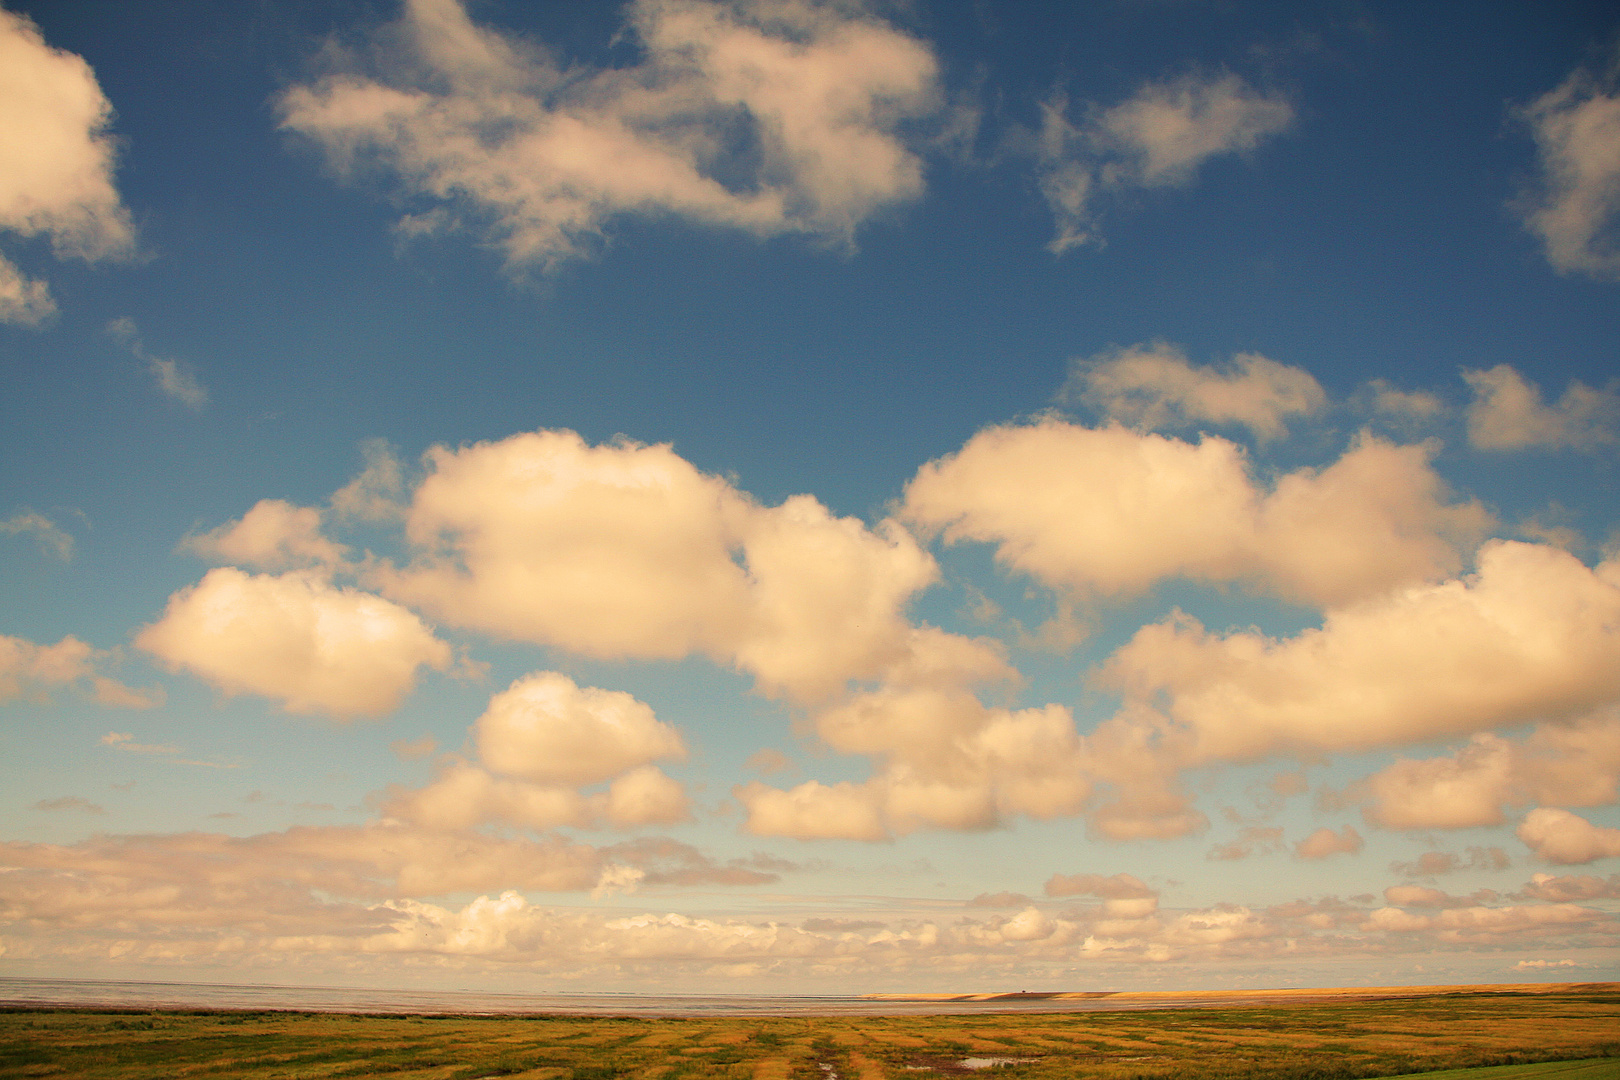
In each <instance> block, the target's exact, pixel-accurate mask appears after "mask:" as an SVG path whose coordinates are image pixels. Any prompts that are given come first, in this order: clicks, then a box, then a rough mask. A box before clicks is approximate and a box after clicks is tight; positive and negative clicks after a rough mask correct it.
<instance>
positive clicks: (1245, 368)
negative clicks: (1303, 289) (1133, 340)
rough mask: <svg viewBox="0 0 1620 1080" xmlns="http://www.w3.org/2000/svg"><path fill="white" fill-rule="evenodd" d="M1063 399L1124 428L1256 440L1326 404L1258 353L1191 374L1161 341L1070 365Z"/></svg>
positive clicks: (1306, 383)
mask: <svg viewBox="0 0 1620 1080" xmlns="http://www.w3.org/2000/svg"><path fill="white" fill-rule="evenodd" d="M1065 394H1066V395H1067V396H1072V397H1077V398H1079V399H1080V400H1082V401H1084V402H1086V403H1087V404H1089V405H1091V406H1092V407H1093V408H1095V409H1097V410H1098V411H1099V412H1101V413H1102V414H1103V415H1104V416H1107V417H1109V418H1110V419H1113V420H1118V421H1120V422H1121V423H1124V424H1127V425H1130V426H1132V427H1140V428H1148V429H1153V428H1161V427H1165V426H1169V425H1175V426H1183V425H1189V424H1198V423H1211V424H1235V425H1240V426H1242V427H1246V428H1248V429H1249V430H1250V431H1252V432H1254V434H1255V436H1256V437H1258V438H1260V439H1275V438H1279V437H1281V436H1282V435H1285V434H1287V430H1288V429H1287V427H1286V426H1285V423H1284V420H1285V418H1286V417H1289V416H1308V415H1310V414H1311V413H1314V412H1316V411H1318V410H1319V409H1321V408H1322V406H1323V405H1325V404H1326V403H1327V395H1326V394H1325V393H1323V391H1322V386H1321V384H1320V383H1318V382H1317V381H1316V379H1315V378H1313V377H1312V376H1311V373H1310V372H1308V371H1306V370H1305V369H1303V368H1297V367H1289V366H1288V365H1287V364H1279V363H1277V362H1276V361H1275V360H1268V359H1266V358H1265V357H1264V356H1261V355H1260V354H1259V353H1238V354H1237V355H1236V356H1234V357H1233V358H1232V363H1231V364H1230V365H1228V366H1227V367H1225V368H1215V367H1201V368H1195V367H1193V366H1192V364H1190V363H1188V361H1187V356H1186V354H1185V353H1183V352H1182V351H1181V350H1180V349H1178V348H1176V347H1175V346H1174V345H1171V344H1168V343H1167V342H1162V341H1156V342H1154V343H1153V344H1151V345H1133V346H1131V347H1130V348H1128V349H1116V350H1114V351H1113V352H1109V353H1104V354H1102V355H1100V356H1094V357H1092V358H1091V359H1089V360H1085V361H1080V362H1077V363H1076V364H1075V366H1074V371H1073V373H1072V374H1071V375H1070V377H1069V383H1068V386H1067V388H1066V390H1065Z"/></svg>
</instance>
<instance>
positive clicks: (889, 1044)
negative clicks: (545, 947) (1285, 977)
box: [0, 990, 1620, 1080]
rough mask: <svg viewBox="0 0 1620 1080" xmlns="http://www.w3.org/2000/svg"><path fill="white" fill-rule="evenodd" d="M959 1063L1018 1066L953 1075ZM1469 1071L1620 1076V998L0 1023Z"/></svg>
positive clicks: (828, 1053) (309, 1067)
mask: <svg viewBox="0 0 1620 1080" xmlns="http://www.w3.org/2000/svg"><path fill="white" fill-rule="evenodd" d="M970 1057H979V1058H1018V1059H1025V1060H1023V1061H1022V1062H1021V1063H1019V1064H1014V1065H1004V1066H997V1067H994V1068H991V1069H988V1070H983V1071H979V1072H972V1071H970V1070H968V1069H966V1068H963V1067H962V1066H961V1065H960V1064H959V1063H960V1062H961V1061H962V1059H964V1058H970ZM1595 1058H1606V1059H1608V1060H1604V1061H1598V1062H1595V1063H1593V1064H1592V1065H1590V1066H1589V1067H1582V1068H1581V1069H1576V1068H1575V1067H1574V1066H1572V1065H1567V1064H1566V1065H1563V1066H1544V1067H1542V1068H1530V1069H1526V1068H1523V1066H1526V1065H1529V1064H1530V1063H1533V1062H1564V1063H1569V1062H1574V1061H1576V1060H1579V1059H1595ZM1481 1066H1514V1068H1509V1069H1505V1070H1503V1071H1500V1072H1497V1071H1495V1070H1493V1071H1492V1072H1490V1073H1477V1074H1473V1075H1471V1076H1469V1077H1468V1078H1467V1080H1620V990H1616V991H1604V992H1592V991H1586V990H1582V991H1571V992H1552V993H1536V994H1518V993H1502V992H1453V993H1444V994H1435V995H1432V996H1423V997H1407V998H1402V999H1400V1000H1385V1001H1379V1000H1366V999H1360V1000H1348V1001H1335V1002H1326V1003H1323V1002H1317V1003H1291V1002H1279V1003H1276V1004H1269V1005H1265V1006H1250V1007H1243V1008H1198V1009H1187V1008H1181V1009H1156V1010H1151V1011H1140V1012H1113V1013H1106V1012H1081V1013H1074V1012H1071V1013H1045V1014H1038V1013H1013V1014H978V1015H968V1016H962V1015H937V1016H904V1017H882V1016H838V1017H760V1016H746V1017H743V1016H733V1017H705V1018H701V1019H668V1018H591V1017H565V1016H503V1017H488V1016H396V1015H389V1016H374V1015H345V1014H328V1013H298V1012H209V1011H201V1010H194V1011H163V1012H131V1011H116V1010H101V1011H95V1010H68V1009H5V1010H0V1078H9V1077H53V1078H54V1077H64V1078H65V1077H72V1078H81V1077H82V1078H84V1080H133V1078H136V1077H140V1078H146V1077H153V1076H164V1077H197V1078H209V1080H213V1078H229V1077H252V1078H255V1080H292V1078H294V1077H296V1078H300V1080H329V1078H330V1080H338V1078H345V1077H370V1076H381V1077H398V1078H400V1080H475V1078H481V1077H521V1078H523V1080H620V1078H627V1080H628V1078H634V1080H655V1078H656V1080H683V1078H694V1080H695V1078H718V1080H731V1078H735V1080H832V1078H833V1077H834V1076H836V1077H837V1080H885V1078H900V1077H908V1078H915V1080H927V1077H929V1076H953V1075H955V1076H965V1075H977V1076H990V1077H996V1078H1003V1077H1004V1078H1007V1080H1013V1078H1017V1080H1057V1078H1068V1077H1087V1078H1098V1080H1172V1078H1174V1080H1182V1078H1204V1080H1238V1078H1250V1077H1253V1078H1260V1080H1358V1078H1362V1077H1380V1076H1381V1077H1393V1076H1400V1075H1405V1074H1412V1073H1429V1074H1430V1076H1429V1078H1428V1080H1463V1078H1462V1077H1456V1078H1452V1077H1450V1076H1447V1075H1446V1074H1443V1073H1441V1074H1436V1072H1435V1070H1456V1069H1473V1068H1478V1067H1481ZM1560 1069H1561V1070H1562V1071H1559V1070H1560Z"/></svg>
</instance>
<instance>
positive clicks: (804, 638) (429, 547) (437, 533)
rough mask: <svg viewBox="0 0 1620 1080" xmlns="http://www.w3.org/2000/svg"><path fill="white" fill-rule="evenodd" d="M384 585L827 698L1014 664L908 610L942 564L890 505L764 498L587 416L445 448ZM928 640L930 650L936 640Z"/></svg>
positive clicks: (413, 601) (450, 607)
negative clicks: (911, 672)
mask: <svg viewBox="0 0 1620 1080" xmlns="http://www.w3.org/2000/svg"><path fill="white" fill-rule="evenodd" d="M427 462H428V465H429V468H430V472H429V474H428V475H427V477H426V478H425V479H424V480H423V481H422V482H421V484H420V486H418V487H417V488H416V490H415V493H414V495H413V497H412V499H411V503H410V509H409V512H408V516H407V518H406V531H407V536H408V538H409V539H410V541H411V543H412V544H413V546H414V547H415V548H416V550H417V551H418V552H419V554H418V555H417V556H416V557H415V558H414V559H413V560H412V561H411V562H409V563H408V564H406V565H403V566H397V567H396V566H393V565H391V564H384V565H382V566H380V567H379V568H378V569H376V570H375V571H374V572H373V575H372V579H371V580H374V581H375V583H376V584H377V586H378V587H379V588H380V589H381V590H382V592H383V593H384V594H385V595H387V596H389V597H391V598H393V599H395V600H397V601H399V602H401V603H406V604H410V605H411V606H413V607H416V608H420V609H421V610H424V611H426V612H427V613H429V614H431V615H432V616H433V617H435V618H437V619H439V620H441V621H443V622H446V623H450V624H453V625H457V626H463V627H468V628H471V629H476V630H482V631H484V632H486V633H489V634H492V635H494V636H496V637H499V638H506V639H512V640H518V641H528V642H533V643H536V644H543V645H553V646H557V647H561V648H564V649H568V650H569V651H571V652H574V653H577V654H580V655H584V656H593V657H602V658H647V659H678V658H681V657H685V656H688V655H692V654H694V653H695V654H699V655H707V656H709V657H711V658H713V659H715V660H716V661H719V662H721V663H723V664H727V665H730V666H735V667H737V668H740V669H741V670H743V671H746V672H749V673H751V674H752V675H753V676H754V677H755V679H756V680H757V682H758V685H759V687H760V689H761V690H763V691H765V692H766V693H768V694H771V695H773V696H783V697H790V698H796V699H799V700H807V701H815V700H823V699H826V698H829V697H832V696H834V695H836V694H838V693H839V692H841V691H842V690H843V688H844V686H845V684H846V683H848V682H849V681H850V680H855V679H876V678H881V677H883V675H884V673H885V672H886V671H889V670H890V669H894V668H898V667H905V666H907V665H910V666H915V665H916V664H919V663H932V662H935V658H936V657H937V656H938V655H939V654H940V650H941V649H942V648H944V647H945V645H942V644H941V643H942V642H945V643H948V644H949V647H950V648H951V650H952V651H953V653H954V654H955V655H954V662H958V663H963V664H967V665H969V666H970V667H975V668H980V669H982V668H985V667H994V668H996V669H998V670H999V669H1004V665H1003V664H1002V661H1001V660H1000V659H999V653H997V652H996V651H995V650H994V649H993V648H992V647H991V646H990V645H989V644H988V643H984V642H977V641H973V640H971V639H966V638H959V637H956V636H954V635H946V634H943V633H942V632H940V631H937V630H929V629H927V628H918V627H914V626H912V625H911V623H910V622H909V621H908V620H907V618H906V617H905V614H904V609H905V606H906V604H907V603H908V602H909V601H910V599H911V598H912V597H913V596H914V595H915V594H916V593H918V592H919V591H921V590H922V589H923V588H925V587H926V586H928V585H930V584H932V583H933V581H934V580H935V579H936V577H937V576H938V567H937V566H936V564H935V562H934V560H933V558H932V556H930V555H929V554H928V552H927V551H926V550H924V549H923V548H922V547H921V545H919V544H918V543H917V541H916V540H914V539H913V538H912V537H911V535H910V534H909V533H907V532H906V531H905V530H904V529H903V528H901V527H900V526H899V525H897V524H896V523H894V522H892V521H884V522H881V523H880V524H879V525H878V526H877V527H876V528H868V527H867V526H866V525H864V524H863V523H861V522H860V521H858V520H856V519H854V518H837V517H834V516H833V515H832V514H831V513H830V512H828V510H827V509H826V508H825V507H824V506H822V504H821V503H820V502H818V501H817V500H816V499H815V498H813V497H811V496H808V495H799V496H794V497H792V498H790V499H788V500H786V501H785V502H783V503H782V504H781V505H779V506H775V507H766V506H761V505H759V504H758V503H757V502H755V501H754V500H753V499H752V498H750V497H749V496H748V495H747V494H746V493H745V492H742V491H739V490H738V489H737V488H735V487H733V486H732V485H731V484H730V483H728V482H727V481H725V480H723V479H721V478H719V477H715V476H710V475H707V474H705V473H703V472H700V471H699V470H698V469H696V468H694V467H693V466H692V465H691V464H690V463H689V462H687V461H685V460H684V459H683V458H681V457H680V456H679V455H677V454H676V453H675V452H674V451H673V450H672V449H671V448H670V447H668V446H643V445H640V444H636V443H631V442H627V441H626V442H617V443H610V444H604V445H600V446H590V445H588V444H586V443H585V442H584V440H582V439H580V438H579V436H577V435H575V434H574V433H573V432H567V431H542V432H534V433H529V434H522V435H514V436H512V437H510V438H507V439H504V440H501V441H499V442H492V443H478V444H475V445H472V446H466V447H462V448H460V449H456V450H453V449H450V448H447V447H436V448H434V449H433V450H431V451H430V452H429V453H428V455H427ZM923 653H927V654H928V655H927V656H924V655H922V654H923Z"/></svg>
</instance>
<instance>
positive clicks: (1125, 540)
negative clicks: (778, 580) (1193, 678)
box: [904, 417, 1489, 604]
mask: <svg viewBox="0 0 1620 1080" xmlns="http://www.w3.org/2000/svg"><path fill="white" fill-rule="evenodd" d="M1429 453H1430V451H1429V450H1428V449H1427V448H1424V447H1418V446H1395V445H1392V444H1390V443H1386V442H1383V441H1381V440H1379V439H1376V438H1373V437H1371V436H1364V437H1362V438H1361V439H1359V440H1358V441H1357V442H1356V443H1355V445H1353V446H1352V447H1351V448H1350V449H1349V450H1348V451H1347V452H1346V453H1345V454H1344V456H1343V457H1341V458H1340V459H1339V460H1338V461H1337V462H1335V463H1334V464H1333V465H1331V466H1329V467H1328V468H1326V469H1323V470H1320V471H1317V470H1314V469H1300V470H1297V471H1295V472H1292V473H1288V474H1286V475H1284V476H1283V477H1281V478H1280V479H1279V480H1278V481H1277V482H1276V484H1275V486H1274V488H1273V490H1271V491H1270V492H1269V493H1268V492H1265V491H1264V490H1263V489H1262V488H1261V487H1260V486H1259V485H1257V484H1256V482H1255V481H1254V480H1253V479H1252V478H1251V475H1250V467H1249V463H1248V460H1247V458H1246V456H1245V455H1244V453H1243V451H1242V449H1241V448H1239V447H1238V446H1237V445H1236V444H1234V443H1231V442H1228V441H1226V440H1224V439H1220V438H1214V437H1205V438H1203V439H1201V440H1200V441H1199V442H1197V443H1189V442H1184V441H1181V440H1179V439H1171V438H1167V437H1165V436H1162V435H1154V434H1146V433H1139V432H1133V431H1129V430H1126V429H1125V428H1122V427H1117V426H1110V427H1105V428H1088V427H1084V426H1081V425H1077V424H1072V423H1068V422H1066V421H1063V420H1059V419H1056V418H1053V417H1047V418H1044V419H1042V420H1040V421H1038V422H1036V423H1033V424H1024V425H1016V426H1008V427H992V428H987V429H986V430H984V431H981V432H980V433H979V434H977V435H975V436H974V437H973V438H972V439H971V440H969V441H968V443H967V445H966V446H964V447H963V448H962V449H961V450H960V451H958V452H957V453H955V454H952V455H949V456H947V457H945V458H942V459H940V460H938V461H935V462H931V463H930V464H928V465H925V466H924V467H923V468H922V469H921V470H919V472H918V473H917V476H916V477H915V478H914V479H913V480H912V481H911V483H910V484H909V485H908V486H907V488H906V495H905V504H904V513H905V514H906V516H907V517H908V518H909V519H911V520H912V521H915V522H918V523H919V524H922V525H925V526H929V527H934V528H940V527H943V528H944V530H945V539H946V540H947V542H957V541H963V540H976V541H984V542H990V543H995V544H997V551H996V555H997V558H998V559H999V560H1000V561H1001V562H1002V563H1004V564H1006V565H1008V566H1010V567H1012V568H1013V569H1015V570H1018V571H1020V572H1023V573H1027V574H1029V575H1031V576H1032V577H1034V578H1036V579H1037V580H1039V581H1042V582H1044V583H1046V584H1048V585H1052V586H1055V587H1058V588H1062V589H1066V590H1072V591H1075V592H1079V593H1081V594H1091V593H1100V594H1103V595H1120V594H1131V593H1136V592H1140V591H1142V590H1145V589H1147V588H1148V587H1150V586H1151V585H1153V584H1154V583H1155V582H1157V581H1160V580H1163V579H1166V578H1171V577H1187V578H1191V579H1194V580H1201V581H1208V582H1246V583H1252V584H1253V585H1254V586H1255V587H1257V588H1259V589H1261V590H1263V591H1266V592H1271V593H1274V594H1278V595H1281V596H1284V597H1287V598H1290V599H1299V600H1303V601H1307V602H1311V603H1317V604H1339V603H1344V602H1346V601H1349V600H1354V599H1357V598H1361V597H1365V596H1369V595H1376V594H1378V593H1382V592H1387V591H1388V590H1390V589H1393V588H1396V587H1399V586H1402V585H1411V584H1415V583H1417V582H1421V581H1426V580H1435V579H1437V578H1440V577H1443V576H1445V575H1446V574H1448V573H1452V572H1455V570H1456V569H1458V568H1459V566H1460V556H1459V553H1458V547H1459V546H1463V545H1466V544H1468V543H1470V542H1472V541H1473V540H1475V539H1477V538H1478V537H1479V535H1480V534H1481V533H1482V532H1483V530H1484V528H1485V527H1486V525H1487V524H1488V522H1489V516H1488V515H1487V514H1486V512H1485V511H1484V510H1483V509H1482V508H1481V507H1480V506H1479V505H1478V504H1477V503H1473V502H1469V503H1453V502H1448V501H1446V497H1445V485H1444V484H1443V483H1442V482H1441V480H1440V478H1439V477H1438V476H1437V475H1436V474H1435V472H1434V471H1433V469H1432V468H1430V466H1429V460H1428V457H1429Z"/></svg>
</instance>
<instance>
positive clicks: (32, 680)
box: [0, 634, 164, 709]
mask: <svg viewBox="0 0 1620 1080" xmlns="http://www.w3.org/2000/svg"><path fill="white" fill-rule="evenodd" d="M112 659H113V657H112V654H111V653H108V652H104V651H102V650H100V649H94V648H91V647H90V646H89V645H87V644H85V643H84V642H82V641H80V640H79V639H78V638H76V637H73V636H72V635H69V636H67V637H64V638H63V639H62V640H61V641H58V642H57V643H56V644H55V645H39V644H36V643H34V642H32V641H29V640H27V639H25V638H20V637H10V636H8V635H6V634H0V704H4V703H6V702H8V701H17V700H19V699H20V700H25V701H47V700H49V698H50V696H51V695H52V694H53V693H54V692H56V691H57V690H60V689H64V688H72V689H74V690H77V691H78V692H79V693H82V694H85V695H87V696H88V697H90V698H91V699H92V700H94V701H95V702H96V703H97V704H99V705H106V706H109V707H112V708H120V709H150V708H152V707H153V706H156V705H161V704H162V703H163V697H164V695H163V691H162V689H160V688H158V687H153V688H151V689H148V690H136V689H134V688H132V687H128V686H125V685H124V684H123V683H121V682H119V681H117V680H116V679H111V678H108V677H107V676H105V675H103V674H101V673H100V672H99V671H98V670H97V668H98V667H99V666H101V665H104V664H108V663H110V662H111V661H112Z"/></svg>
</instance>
